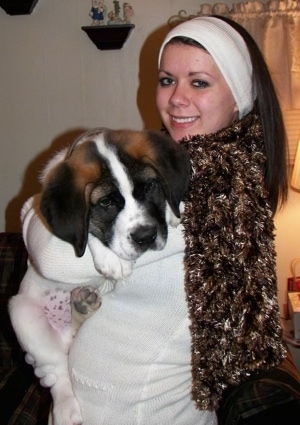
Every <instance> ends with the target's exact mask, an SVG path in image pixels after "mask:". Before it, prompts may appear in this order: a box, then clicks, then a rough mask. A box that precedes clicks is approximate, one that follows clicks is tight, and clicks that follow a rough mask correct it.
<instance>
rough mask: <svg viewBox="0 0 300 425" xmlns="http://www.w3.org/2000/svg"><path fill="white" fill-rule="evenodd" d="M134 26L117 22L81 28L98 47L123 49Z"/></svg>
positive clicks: (101, 48) (102, 48)
mask: <svg viewBox="0 0 300 425" xmlns="http://www.w3.org/2000/svg"><path fill="white" fill-rule="evenodd" d="M134 27H135V25H133V24H117V25H103V26H102V25H99V26H88V27H81V29H82V30H83V31H85V32H86V33H87V35H88V36H89V38H90V39H91V40H92V42H93V43H94V44H95V45H96V46H97V48H98V49H100V50H118V49H122V47H123V45H124V43H125V41H126V40H127V39H128V37H129V34H130V33H131V31H132V30H133V28H134Z"/></svg>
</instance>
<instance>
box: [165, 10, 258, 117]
mask: <svg viewBox="0 0 300 425" xmlns="http://www.w3.org/2000/svg"><path fill="white" fill-rule="evenodd" d="M180 36H182V37H189V38H191V39H193V40H195V41H197V42H198V43H200V44H201V45H202V46H203V47H204V48H205V49H206V50H207V51H208V53H210V55H211V56H212V58H213V59H214V61H215V62H216V64H217V65H218V67H219V69H220V71H221V73H222V75H223V77H224V78H225V81H226V82H227V84H228V86H229V88H230V90H231V93H232V95H233V97H234V100H235V102H236V104H237V107H238V110H239V118H243V117H244V116H245V115H247V114H248V113H249V112H250V111H251V110H252V108H253V103H254V93H253V92H254V90H253V87H252V63H251V59H250V55H249V51H248V48H247V46H246V43H245V42H244V40H243V38H242V36H241V35H240V34H239V33H238V32H237V31H236V30H235V29H233V28H232V27H231V26H230V25H229V24H227V23H226V22H224V21H222V20H221V19H218V18H215V17H212V16H210V17H208V16H206V17H199V18H194V19H191V20H188V21H185V22H184V23H182V24H180V25H178V26H176V27H175V28H173V29H172V30H171V31H170V32H169V33H168V35H167V36H166V38H165V39H164V41H163V44H162V46H161V48H160V52H159V59H158V64H159V66H160V61H161V56H162V52H163V49H164V47H165V45H166V44H167V43H168V42H169V41H170V40H171V39H172V38H174V37H180Z"/></svg>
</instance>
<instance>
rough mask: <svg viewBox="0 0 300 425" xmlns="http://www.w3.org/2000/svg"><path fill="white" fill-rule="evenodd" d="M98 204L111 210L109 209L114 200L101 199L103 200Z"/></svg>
mask: <svg viewBox="0 0 300 425" xmlns="http://www.w3.org/2000/svg"><path fill="white" fill-rule="evenodd" d="M98 204H100V206H101V207H102V208H109V207H110V206H111V205H112V200H111V198H108V197H106V198H101V199H100V200H99V201H98Z"/></svg>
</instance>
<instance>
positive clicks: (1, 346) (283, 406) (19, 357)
mask: <svg viewBox="0 0 300 425" xmlns="http://www.w3.org/2000/svg"><path fill="white" fill-rule="evenodd" d="M26 268H27V252H26V249H25V246H24V243H23V240H22V236H21V235H20V234H19V233H0V302H1V305H0V314H1V321H0V424H1V425H46V424H47V417H48V412H49V408H50V404H51V398H50V394H49V390H48V389H46V388H43V387H41V386H40V385H39V382H38V380H37V379H36V378H35V376H34V374H33V372H32V368H31V367H30V366H28V365H26V363H25V362H24V354H23V353H22V351H21V350H20V348H19V345H18V342H17V340H16V338H15V336H14V332H13V330H12V327H11V324H10V321H9V316H8V311H7V301H8V299H9V298H10V297H11V296H12V295H14V294H15V293H16V292H17V290H18V287H19V283H20V281H21V279H22V277H23V275H24V273H25V271H26ZM218 417H219V424H220V425H252V424H253V425H283V424H288V425H291V424H298V423H299V420H300V376H299V373H298V371H297V369H296V367H295V365H294V363H293V361H292V358H291V356H289V357H288V358H287V359H285V360H284V362H283V363H282V364H281V365H280V366H279V367H277V368H276V369H273V370H272V371H270V372H267V373H264V374H260V375H257V376H255V377H253V378H252V379H251V380H249V381H247V382H246V383H244V384H242V385H240V386H239V387H237V388H233V389H230V390H228V391H227V393H226V394H225V397H224V399H223V402H222V404H221V406H220V409H219V411H218ZM282 418H284V419H282ZM84 425H90V424H84ZM97 425H98V424H97ZM99 425H102V424H99ZM104 425H105V424H104ZM119 425H125V424H119ZM126 425H131V424H126ZM132 425H133V424H132ZM153 425H158V424H153ZM182 425H188V424H182Z"/></svg>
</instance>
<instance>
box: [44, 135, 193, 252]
mask: <svg viewBox="0 0 300 425" xmlns="http://www.w3.org/2000/svg"><path fill="white" fill-rule="evenodd" d="M142 167H146V168H147V169H152V170H153V172H155V176H157V177H158V179H159V183H160V184H161V187H162V190H163V192H164V196H165V199H166V200H167V202H168V204H169V206H170V208H171V210H172V212H173V214H174V215H175V216H176V217H180V211H179V204H180V202H181V200H182V199H183V197H184V194H185V192H186V190H187V188H188V184H189V175H190V161H189V156H188V153H187V152H186V150H185V149H184V148H182V147H181V146H180V145H178V144H177V143H176V142H174V141H173V140H172V139H170V138H169V137H168V136H166V135H164V134H162V133H160V132H155V131H130V130H109V129H100V130H93V131H91V132H89V133H85V134H84V135H83V136H82V137H80V138H79V139H78V140H77V141H76V142H75V143H74V145H73V146H72V147H71V148H70V149H69V150H68V151H66V152H65V153H64V154H60V155H59V156H58V157H57V158H56V159H54V160H52V161H51V163H50V165H49V166H48V167H47V168H46V171H45V172H44V175H43V180H44V182H43V186H44V188H43V192H42V196H41V204H40V209H41V212H42V214H43V215H44V217H45V218H46V220H47V222H48V224H49V226H50V229H51V231H52V232H53V233H54V234H55V235H56V236H58V237H59V238H61V239H63V240H65V241H67V242H69V243H71V244H72V245H73V246H74V249H75V252H76V254H77V255H78V256H82V255H83V254H84V251H85V248H86V244H87V239H88V232H89V228H90V224H89V221H90V213H91V207H92V203H93V202H94V200H95V198H97V201H98V200H99V199H100V198H101V197H102V198H101V202H102V203H104V202H107V200H108V196H107V194H108V193H111V192H114V193H115V194H116V196H115V198H117V201H116V207H115V210H114V211H115V212H114V213H115V214H116V213H117V212H119V211H121V210H122V208H124V205H125V203H126V199H125V198H126V197H127V196H131V197H133V198H134V196H135V192H137V189H134V179H135V177H134V175H135V174H137V171H136V170H137V169H140V168H142ZM116 170H119V171H116ZM144 174H145V173H144ZM147 174H149V172H148V173H147ZM122 175H123V177H124V178H123V177H122ZM125 177H126V178H125ZM125 180H126V181H127V180H128V182H129V183H128V184H127V185H126V184H125V183H124V181H125ZM120 186H122V187H121V188H120ZM129 186H130V187H131V186H132V188H133V189H132V193H131V194H129V192H130V191H131V189H130V188H129ZM119 191H121V192H120V193H119ZM110 196H111V195H110ZM151 208H152V209H154V206H153V207H151ZM93 215H95V214H93ZM130 219H131V218H129V220H130ZM106 221H107V222H108V221H109V219H107V218H106ZM107 225H108V224H107ZM99 238H100V239H102V241H103V242H104V243H106V244H107V245H108V246H109V239H111V236H105V235H104V233H103V237H101V235H100V237H99Z"/></svg>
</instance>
